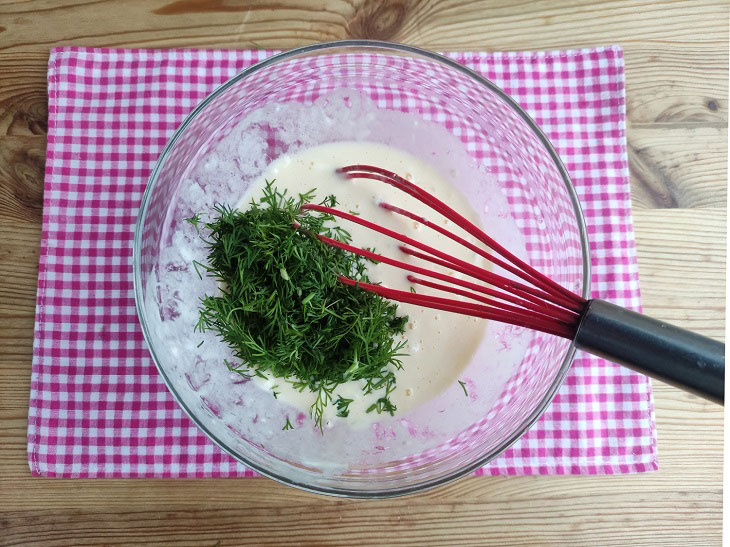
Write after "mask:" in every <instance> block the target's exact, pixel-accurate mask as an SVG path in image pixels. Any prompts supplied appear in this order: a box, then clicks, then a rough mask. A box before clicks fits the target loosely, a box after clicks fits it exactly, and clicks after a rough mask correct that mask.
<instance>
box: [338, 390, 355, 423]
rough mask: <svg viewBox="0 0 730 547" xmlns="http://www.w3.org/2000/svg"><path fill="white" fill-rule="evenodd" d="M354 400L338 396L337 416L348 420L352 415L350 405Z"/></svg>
mask: <svg viewBox="0 0 730 547" xmlns="http://www.w3.org/2000/svg"><path fill="white" fill-rule="evenodd" d="M352 401H353V399H345V398H344V397H342V396H341V395H338V396H337V400H336V401H335V407H336V408H337V415H338V416H339V417H340V418H347V417H348V416H349V415H350V403H352Z"/></svg>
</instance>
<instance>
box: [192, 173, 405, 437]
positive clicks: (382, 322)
mask: <svg viewBox="0 0 730 547" xmlns="http://www.w3.org/2000/svg"><path fill="white" fill-rule="evenodd" d="M313 196H314V192H313V191H311V192H307V193H306V194H301V195H299V196H298V199H295V198H292V197H288V196H287V195H286V192H285V191H284V192H280V191H278V190H277V189H276V188H275V187H274V185H273V183H272V182H267V184H266V187H265V189H264V193H263V197H262V198H261V199H260V200H259V201H258V202H252V203H251V206H250V208H249V209H248V210H246V211H239V210H234V209H232V208H230V207H228V206H225V205H216V207H215V211H214V213H215V214H214V215H213V220H212V221H211V222H207V223H202V222H201V223H200V224H201V232H204V233H205V237H204V238H203V235H201V238H203V241H205V242H206V244H207V246H208V263H207V264H206V265H204V264H200V263H194V266H195V269H196V271H197V272H198V275H201V277H202V272H205V275H207V276H210V277H213V278H215V279H216V280H218V282H219V285H220V287H221V290H220V292H219V293H218V294H215V295H206V296H204V297H203V298H202V300H201V306H200V315H199V319H198V322H197V324H196V326H195V329H196V331H201V332H202V331H207V330H210V331H213V332H215V333H217V334H218V336H219V337H220V338H221V339H222V340H223V341H224V342H226V343H227V344H228V345H229V346H230V347H231V348H232V350H233V353H234V355H235V356H236V358H237V359H240V360H241V362H242V363H245V366H244V365H240V366H235V367H234V366H232V365H230V364H228V363H226V366H228V367H229V369H230V370H233V371H235V372H238V373H239V374H242V375H249V374H250V373H253V374H256V375H258V376H261V377H264V378H268V377H276V378H285V379H286V380H287V381H289V382H290V383H291V384H292V385H293V386H294V387H295V389H298V390H300V391H303V390H304V389H308V390H310V391H312V392H313V393H316V395H317V398H316V401H315V403H314V404H313V405H312V408H311V416H312V419H313V421H314V423H315V425H317V426H318V427H320V429H321V428H322V416H323V412H324V409H325V408H326V407H327V405H328V404H330V403H331V402H332V400H333V392H334V389H335V388H336V387H337V386H338V385H340V384H342V383H343V382H346V381H350V380H362V381H363V385H364V388H363V392H364V393H371V392H373V391H377V390H381V389H382V390H384V392H385V394H384V396H383V397H381V398H379V399H378V401H377V402H376V403H375V404H374V406H373V409H372V410H377V411H378V412H389V413H391V414H392V413H393V412H394V411H395V405H393V404H392V403H391V401H390V398H389V396H390V394H391V393H392V391H393V389H394V387H395V375H394V374H393V371H392V368H396V369H399V368H401V366H402V365H401V361H400V357H402V356H403V353H402V351H403V348H404V347H405V342H402V341H401V342H398V341H397V340H396V336H397V335H399V334H403V332H404V327H405V324H406V322H407V320H408V318H407V317H405V316H399V315H397V314H396V309H397V308H396V304H395V303H393V302H390V301H388V300H386V299H384V298H382V297H380V296H378V295H375V294H373V293H370V292H366V291H363V290H360V289H357V288H354V287H348V286H345V285H343V284H342V283H340V282H339V281H338V277H339V276H341V275H345V276H348V277H351V278H353V279H355V280H356V281H358V282H369V279H368V277H367V268H366V261H365V260H364V259H363V258H361V257H359V256H357V255H354V254H352V253H348V252H345V251H342V250H340V249H334V248H332V247H329V246H327V245H325V244H323V243H322V242H321V241H319V240H318V239H317V238H316V237H315V234H324V235H328V236H329V237H333V238H335V239H339V240H340V241H350V240H351V237H350V234H349V233H348V232H347V231H346V230H344V229H342V228H341V227H339V226H337V225H336V224H335V223H334V220H335V219H334V217H333V216H332V215H326V214H320V213H313V212H310V211H305V212H300V207H301V205H303V204H304V203H307V202H309V201H311V200H312V198H313ZM322 203H325V204H327V205H335V204H336V199H335V197H334V196H328V197H327V199H325V200H324V201H323V202H322ZM193 218H194V219H196V220H195V222H196V223H197V222H199V217H197V216H196V217H193ZM293 226H297V228H296V229H295V228H294V227H293ZM302 295H306V296H305V297H304V298H302ZM340 399H341V398H340ZM340 399H338V401H339V400H340ZM343 401H345V400H343ZM335 404H336V405H337V403H335ZM340 405H345V406H343V407H340V406H338V407H337V410H338V413H339V412H345V413H347V412H349V411H348V408H347V405H349V403H346V404H345V403H340ZM345 415H346V414H345Z"/></svg>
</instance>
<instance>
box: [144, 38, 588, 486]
mask: <svg viewBox="0 0 730 547" xmlns="http://www.w3.org/2000/svg"><path fill="white" fill-rule="evenodd" d="M224 139H229V141H230V142H234V143H238V144H237V145H238V146H239V147H240V148H239V151H240V154H238V155H237V154H235V153H234V154H233V156H235V157H234V158H233V160H235V166H234V167H231V165H229V164H226V165H227V166H225V165H224V166H220V165H218V166H216V165H212V166H211V165H208V164H207V163H206V161H205V158H206V153H207V152H209V151H210V150H212V149H213V148H214V147H215V146H217V145H218V144H219V143H221V142H223V140H224ZM231 139H233V140H231ZM352 140H361V141H373V142H378V143H381V144H385V145H388V146H397V147H399V148H401V149H403V150H405V151H407V152H409V153H411V154H413V155H414V156H416V157H418V158H419V159H422V160H424V161H426V162H427V163H429V165H431V166H432V167H434V168H435V169H437V170H439V171H440V172H441V173H442V174H443V175H444V176H445V177H446V178H447V179H449V180H450V182H451V183H452V184H453V185H454V186H456V187H458V188H459V189H460V190H461V192H462V193H463V194H464V195H466V196H467V197H468V199H469V201H470V203H472V204H473V205H474V210H475V211H476V213H477V214H478V215H479V216H480V217H481V219H482V223H483V225H488V226H489V229H488V232H489V233H490V235H492V236H493V237H495V239H497V240H498V241H500V242H501V243H502V244H504V245H505V246H506V247H507V248H509V249H510V250H511V251H513V252H515V253H516V254H518V255H522V257H523V258H525V259H527V260H528V262H530V263H531V264H532V265H533V266H535V267H537V268H538V269H540V270H541V271H542V272H544V273H545V274H547V275H548V276H549V277H551V278H552V279H554V280H555V281H557V282H559V283H561V284H562V285H563V286H565V287H567V288H569V289H571V290H573V291H575V292H577V293H579V294H582V295H583V296H587V295H588V293H589V278H590V277H589V264H590V262H589V258H588V243H587V239H586V231H585V226H584V221H583V217H582V213H581V210H580V206H579V203H578V199H577V196H576V192H575V190H574V188H573V186H572V184H571V182H570V178H569V176H568V173H567V172H566V169H565V167H564V166H563V164H562V163H561V161H560V159H559V158H558V156H557V154H556V152H555V150H554V149H553V147H552V145H551V144H550V142H549V141H548V139H547V138H546V136H545V135H544V134H543V132H542V131H541V130H540V129H539V128H538V127H537V126H536V125H535V123H534V122H533V121H532V119H531V118H530V117H529V116H528V115H527V114H526V113H525V112H524V111H523V110H522V109H521V108H520V106H519V105H518V104H517V103H516V102H515V101H514V100H513V99H511V98H510V97H509V96H508V95H507V94H506V93H505V92H504V91H502V90H501V89H499V88H498V87H497V86H496V85H494V84H493V83H492V82H490V81H488V80H486V79H484V78H483V77H481V76H480V75H478V74H476V73H475V72H473V71H471V70H469V69H467V68H465V67H464V66H462V65H460V64H458V63H456V62H454V61H452V60H450V59H448V58H445V57H442V56H440V55H437V54H434V53H431V52H428V51H423V50H419V49H416V48H413V47H409V46H404V45H398V44H390V43H384V42H374V41H344V42H332V43H325V44H317V45H312V46H307V47H303V48H300V49H295V50H292V51H288V52H285V53H281V54H279V55H275V56H273V57H270V58H268V59H266V60H265V61H263V62H261V63H259V64H257V65H256V66H253V67H251V68H249V69H246V70H244V71H243V72H241V73H240V74H238V75H237V76H235V77H234V78H232V79H230V80H229V81H228V82H226V83H225V84H223V85H222V86H220V87H219V88H218V89H216V90H215V91H214V92H213V93H211V94H210V95H209V96H208V97H207V98H206V99H205V100H203V101H202V102H201V103H200V104H199V105H198V106H197V107H196V108H195V110H194V111H193V112H192V113H191V114H190V115H189V116H188V117H187V118H186V119H185V120H184V121H183V123H182V124H181V125H180V127H179V128H178V129H177V131H176V132H175V133H174V135H173V136H172V138H171V139H170V141H169V142H168V144H167V146H166V147H165V149H164V150H163V152H162V154H161V155H160V158H159V160H158V161H157V164H156V165H155V167H154V169H153V171H152V174H151V176H150V179H149V184H148V186H147V189H146V192H145V194H144V197H143V199H142V204H141V208H140V212H139V217H138V220H137V226H136V232H135V239H134V254H133V264H134V282H135V298H136V304H137V311H138V314H139V318H140V323H141V325H142V330H143V332H144V336H145V339H146V341H147V344H148V345H149V349H150V353H151V355H152V358H153V360H154V362H155V364H156V365H157V368H158V369H159V372H160V374H161V375H162V377H163V378H164V380H165V382H166V383H167V386H168V387H169V389H170V392H171V393H172V394H173V396H174V397H175V398H176V399H177V401H178V403H179V404H180V406H181V407H182V408H183V410H184V411H185V412H186V413H187V414H188V415H189V416H190V418H191V419H192V420H193V421H194V422H195V423H196V424H197V426H198V427H199V428H200V429H201V430H202V431H203V432H204V433H205V434H206V435H207V436H208V437H209V438H210V439H211V440H212V441H213V442H215V443H216V444H217V445H218V446H219V447H220V448H221V449H223V450H224V451H225V452H227V453H228V454H230V455H231V456H232V457H233V458H235V459H236V460H238V461H239V462H241V463H243V464H244V465H246V466H247V467H249V468H251V469H253V470H255V471H257V472H259V473H261V474H263V475H266V476H268V477H271V478H273V479H276V480H279V481H281V482H283V483H286V484H289V485H292V486H296V487H299V488H303V489H306V490H310V491H314V492H320V493H326V494H333V495H342V496H352V497H387V496H395V495H403V494H407V493H412V492H417V491H420V490H424V489H426V488H431V487H434V486H437V485H441V484H444V483H446V482H448V481H451V480H453V479H455V478H458V477H461V476H463V475H466V474H468V473H470V472H472V471H474V470H475V469H477V468H479V467H481V466H483V465H485V464H486V463H487V462H489V461H490V460H492V459H494V458H495V457H497V456H498V455H499V454H500V453H501V452H503V451H504V450H505V449H506V448H508V447H509V446H510V445H511V444H512V443H514V442H515V441H516V440H517V439H519V438H520V436H522V435H523V434H524V433H525V432H526V431H527V430H528V429H529V428H530V426H531V425H532V424H533V423H534V422H535V421H536V420H537V419H538V417H539V416H540V415H541V414H542V412H543V411H544V410H545V408H546V407H547V406H548V405H549V404H550V401H551V399H552V398H553V396H554V394H555V392H556V391H557V389H558V387H559V386H560V384H561V382H562V380H563V378H564V376H565V374H566V372H567V370H568V368H569V366H570V363H571V361H572V358H573V354H574V351H575V348H574V346H573V344H572V343H571V342H570V341H568V340H565V339H560V338H556V337H553V336H550V335H547V334H542V333H538V332H532V331H527V330H524V329H518V328H513V327H508V326H504V325H500V324H496V323H489V325H488V328H487V329H486V334H485V340H486V341H485V344H491V346H489V347H490V348H491V351H492V353H490V354H489V355H491V359H493V360H495V362H496V365H497V366H496V367H493V368H492V370H493V372H491V373H490V374H480V370H483V369H484V367H486V364H485V363H484V362H483V360H484V355H486V354H485V353H483V352H482V353H479V352H476V353H475V357H474V359H472V362H471V363H469V365H468V366H467V368H466V369H465V371H464V373H463V374H464V377H468V378H471V379H472V380H470V385H469V390H470V392H474V393H476V392H480V390H481V392H482V393H483V394H485V395H484V396H482V397H472V396H471V395H470V396H469V397H468V399H467V400H464V392H462V391H461V390H460V389H459V386H456V388H455V389H453V390H452V389H449V390H446V391H445V392H444V393H443V394H441V395H440V396H439V397H437V399H436V400H434V401H433V402H430V403H428V404H425V405H422V406H420V407H418V408H417V409H415V410H414V411H411V412H410V413H409V414H408V415H407V416H396V417H393V418H391V417H389V416H381V417H379V418H378V421H377V422H376V423H374V424H372V425H371V426H369V427H367V428H364V429H359V430H358V429H351V428H349V427H347V426H346V425H338V426H337V427H333V428H332V429H325V430H324V432H320V430H319V429H317V428H315V427H312V424H311V423H310V422H309V418H308V417H307V416H305V415H304V414H301V413H298V414H297V413H295V412H294V411H293V410H292V409H291V408H288V407H287V405H286V403H283V402H280V401H277V400H274V398H273V397H270V396H265V394H264V392H263V390H261V389H260V388H258V387H256V386H255V385H253V382H244V381H243V379H242V378H240V376H238V375H236V374H233V373H230V372H229V371H228V370H227V369H226V367H225V364H224V363H225V360H226V359H230V351H229V350H228V348H226V347H225V346H224V345H223V344H222V343H220V342H218V341H216V340H215V339H211V337H208V338H205V339H203V338H201V336H200V334H199V333H196V332H194V330H193V328H194V324H195V319H196V317H195V314H194V310H195V306H196V303H197V302H198V299H199V298H200V296H202V295H203V294H205V293H206V292H208V293H210V291H215V290H216V286H215V284H214V282H213V281H212V280H210V279H206V278H203V279H200V278H199V277H198V275H197V274H196V272H195V268H194V266H193V264H192V262H193V261H194V260H204V258H205V257H204V254H201V253H202V252H203V249H202V246H201V245H200V244H196V243H195V241H196V236H195V233H194V231H193V228H192V226H191V225H190V224H189V223H187V222H185V221H184V219H185V218H188V217H190V216H192V215H193V214H195V213H198V212H201V211H205V210H207V209H206V208H210V207H211V206H212V205H213V204H215V203H221V202H223V203H229V204H231V205H235V204H236V203H238V201H239V200H240V199H241V197H242V195H243V193H244V192H245V189H246V187H247V186H248V184H250V183H251V182H252V181H253V180H255V179H256V178H258V177H259V176H261V173H262V172H263V171H264V169H265V168H266V166H267V165H268V164H269V163H271V162H272V161H273V160H275V159H276V158H278V157H280V156H281V155H282V154H286V153H290V152H292V151H295V150H298V149H303V148H307V147H310V146H315V145H317V144H322V143H327V142H338V141H352ZM200 169H214V170H215V169H218V171H216V173H219V175H220V177H219V182H218V183H216V184H210V183H209V184H201V183H200V179H199V177H197V176H196V173H199V172H200V171H199V170H200ZM209 179H210V178H208V180H209ZM510 227H511V231H510ZM196 245H198V246H197V247H196ZM191 310H192V311H191ZM201 342H204V343H203V344H202V345H200V344H201ZM495 348H496V349H495ZM480 359H481V360H482V361H480ZM493 364H494V363H493ZM480 367H481V369H480ZM500 375H501V376H500ZM498 376H499V378H497V377H498ZM485 377H486V378H485ZM497 380H499V381H497ZM490 390H491V391H490ZM293 412H294V413H293ZM284 416H287V417H288V416H295V417H296V418H295V419H294V420H293V421H295V426H296V427H295V428H294V429H293V430H289V431H283V430H282V429H281V427H280V425H281V423H283V419H284Z"/></svg>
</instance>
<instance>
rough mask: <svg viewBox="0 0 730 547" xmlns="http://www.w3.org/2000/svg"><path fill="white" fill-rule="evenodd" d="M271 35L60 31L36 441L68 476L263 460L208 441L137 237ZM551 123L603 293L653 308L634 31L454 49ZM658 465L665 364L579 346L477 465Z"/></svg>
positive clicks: (52, 97)
mask: <svg viewBox="0 0 730 547" xmlns="http://www.w3.org/2000/svg"><path fill="white" fill-rule="evenodd" d="M272 53H273V52H271V51H217V50H214V51H193V50H109V49H91V48H80V47H63V48H55V49H53V50H52V51H51V56H50V62H49V69H48V95H49V129H48V151H47V161H46V177H45V195H44V210H43V237H42V242H41V258H40V271H39V277H38V300H37V309H36V324H35V343H34V351H33V376H32V384H31V386H32V387H31V399H30V412H29V424H28V457H29V462H30V467H31V470H32V472H33V474H36V475H46V476H57V477H209V476H252V475H254V473H253V472H252V471H250V470H247V469H245V468H244V467H243V466H242V465H240V464H238V463H237V462H235V461H234V460H233V459H232V458H230V457H229V456H228V455H226V454H224V453H223V452H221V451H220V450H219V449H218V447H216V446H215V445H214V444H213V443H212V442H210V441H208V439H207V437H205V436H204V435H203V434H202V433H201V432H200V431H199V430H198V429H197V427H196V426H195V425H193V423H192V422H191V421H190V420H189V419H188V418H187V416H186V415H185V414H184V413H183V411H182V410H181V409H180V408H179V407H178V405H177V403H176V402H175V401H174V400H173V398H172V396H171V395H170V394H169V393H168V391H167V388H166V386H165V384H164V383H163V381H162V380H161V379H160V377H159V376H158V373H157V370H156V369H155V366H154V364H153V363H152V361H151V359H150V356H149V354H148V351H147V348H146V346H145V342H144V340H143V337H142V333H141V331H140V328H139V325H138V321H137V315H136V312H135V306H134V296H133V292H132V265H131V258H132V237H133V231H134V222H135V220H136V216H137V209H138V206H139V202H140V199H141V196H142V192H143V191H144V188H145V185H146V183H147V177H148V175H149V172H150V170H151V168H152V166H153V164H154V162H155V160H156V159H157V156H158V154H159V153H160V151H161V150H162V148H163V146H164V145H165V143H166V141H167V139H168V137H169V136H170V135H171V134H172V132H173V131H174V130H175V129H176V128H177V126H178V124H179V123H180V122H181V121H182V119H183V118H184V117H185V115H186V114H187V113H188V112H190V111H191V110H192V108H193V107H194V106H195V105H196V104H197V103H198V101H200V100H201V99H202V98H203V97H205V96H206V95H207V94H208V93H209V92H211V91H212V90H213V89H214V88H215V87H216V86H218V85H219V84H221V83H222V82H224V81H225V80H227V79H228V78H230V77H231V76H233V75H234V74H236V73H237V72H239V71H240V70H242V69H243V68H245V67H248V66H250V65H252V64H254V63H256V62H258V61H260V60H262V59H264V58H265V57H267V56H269V55H271V54H272ZM450 56H451V57H453V58H454V59H456V60H457V61H459V62H461V63H463V64H465V65H467V66H469V67H470V68H472V69H475V70H477V71H479V72H481V73H482V74H484V75H485V76H486V77H487V78H489V79H491V80H493V81H494V82H495V83H497V84H498V85H499V86H501V87H502V88H503V89H505V90H506V91H507V92H508V93H510V94H511V95H512V96H513V97H514V98H515V99H516V100H517V101H518V102H519V103H520V104H522V105H523V106H524V107H525V108H526V109H527V111H528V112H529V113H530V114H531V115H532V116H533V117H534V118H535V120H536V121H537V123H538V124H539V125H540V127H542V128H543V130H544V131H545V132H546V133H547V134H548V136H549V137H550V139H551V140H552V142H553V144H554V145H555V147H556V148H557V150H558V152H559V154H560V156H561V157H562V159H563V161H564V162H565V164H566V166H567V168H568V170H569V171H570V173H571V175H572V178H573V182H574V183H575V185H576V187H577V190H578V193H579V195H580V199H581V203H582V205H583V211H584V213H585V216H586V221H587V224H588V233H589V239H590V241H591V254H592V258H593V282H592V287H593V296H594V297H600V298H604V299H607V300H611V301H613V302H616V303H617V304H620V305H623V306H626V307H629V308H633V309H639V306H640V303H639V284H638V272H637V265H636V252H635V248H634V236H633V227H632V220H631V200H630V192H629V177H628V162H627V156H626V125H625V96H624V69H623V56H622V53H621V50H620V49H619V48H617V47H608V48H598V49H585V50H580V51H557V52H537V53H453V54H450ZM656 468H657V458H656V435H655V426H654V416H653V406H652V399H651V390H650V386H649V381H648V379H646V378H645V377H643V376H640V375H638V374H635V373H632V372H630V371H628V370H625V369H622V368H620V367H618V366H615V365H613V364H610V363H607V362H605V361H603V360H601V359H598V358H596V357H591V356H587V355H582V354H579V355H578V357H577V359H576V360H575V362H574V364H573V366H572V368H571V371H570V373H569V375H568V377H567V379H566V381H565V383H564V385H563V386H562V388H561V390H560V392H559V393H558V395H557V397H556V398H555V400H554V402H553V403H552V405H551V406H550V408H549V409H548V410H547V412H545V414H544V415H543V417H542V418H541V419H540V421H539V422H538V423H537V424H536V425H535V426H534V427H533V428H532V429H531V430H530V431H529V432H528V433H527V435H525V436H524V437H523V438H522V439H521V440H520V441H519V442H518V443H517V444H515V445H514V446H513V447H512V448H510V449H509V450H507V452H505V453H504V454H503V455H502V456H501V457H499V458H498V459H496V460H495V461H493V462H492V463H491V464H489V465H488V466H487V467H485V468H484V469H481V470H479V471H478V472H477V474H491V475H499V474H508V475H521V474H547V473H555V474H578V473H587V474H597V473H627V472H638V471H648V470H653V469H656Z"/></svg>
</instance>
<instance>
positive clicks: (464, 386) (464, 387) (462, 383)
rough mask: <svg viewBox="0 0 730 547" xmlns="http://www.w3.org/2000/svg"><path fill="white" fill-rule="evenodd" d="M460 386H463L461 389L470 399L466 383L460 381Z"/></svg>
mask: <svg viewBox="0 0 730 547" xmlns="http://www.w3.org/2000/svg"><path fill="white" fill-rule="evenodd" d="M459 384H461V389H463V390H464V395H465V396H467V397H468V396H469V392H468V391H467V390H466V382H462V381H461V380H459Z"/></svg>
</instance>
